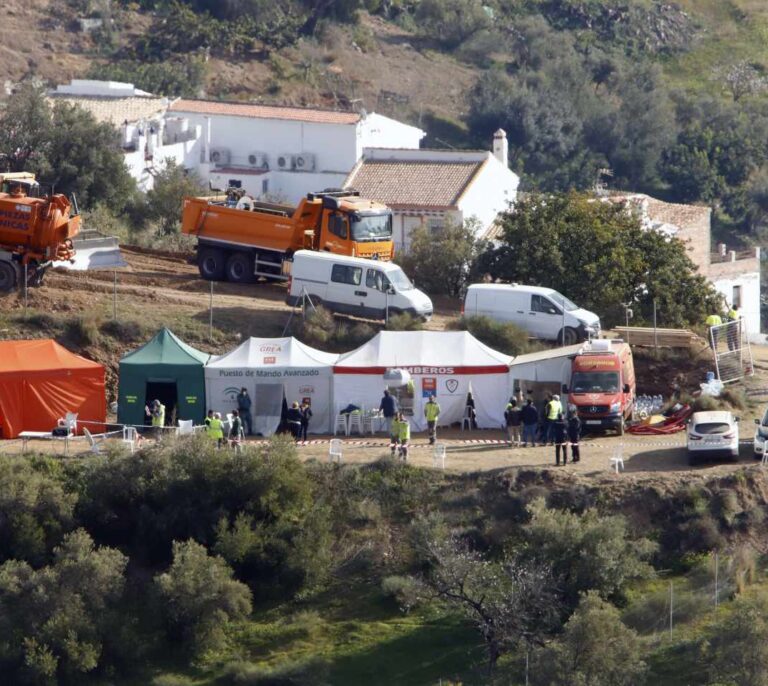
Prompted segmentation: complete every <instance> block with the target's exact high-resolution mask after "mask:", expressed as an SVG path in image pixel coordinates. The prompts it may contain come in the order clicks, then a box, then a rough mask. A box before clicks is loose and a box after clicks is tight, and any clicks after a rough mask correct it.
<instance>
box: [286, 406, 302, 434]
mask: <svg viewBox="0 0 768 686" xmlns="http://www.w3.org/2000/svg"><path fill="white" fill-rule="evenodd" d="M285 421H286V422H287V423H288V430H289V431H290V432H291V436H293V438H294V439H295V440H296V441H297V442H298V440H299V437H300V436H301V410H300V409H299V403H297V402H296V401H295V400H294V402H293V404H292V405H291V406H290V407H289V408H288V412H287V413H286V415H285Z"/></svg>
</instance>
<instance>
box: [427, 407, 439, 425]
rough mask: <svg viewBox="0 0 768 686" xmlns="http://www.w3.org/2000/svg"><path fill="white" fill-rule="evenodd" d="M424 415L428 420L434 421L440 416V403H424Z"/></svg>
mask: <svg viewBox="0 0 768 686" xmlns="http://www.w3.org/2000/svg"><path fill="white" fill-rule="evenodd" d="M424 416H425V417H426V418H427V421H428V422H434V421H436V420H437V418H438V417H439V416H440V405H438V404H437V403H427V404H426V405H424Z"/></svg>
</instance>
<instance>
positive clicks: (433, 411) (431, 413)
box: [424, 395, 440, 445]
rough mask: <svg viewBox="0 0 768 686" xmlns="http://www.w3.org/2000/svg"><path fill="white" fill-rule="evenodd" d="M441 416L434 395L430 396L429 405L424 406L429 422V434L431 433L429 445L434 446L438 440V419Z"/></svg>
mask: <svg viewBox="0 0 768 686" xmlns="http://www.w3.org/2000/svg"><path fill="white" fill-rule="evenodd" d="M439 416H440V405H438V404H437V400H436V399H435V396H434V395H430V396H429V400H428V401H427V404H426V405H424V417H425V418H426V420H427V432H428V433H429V444H430V445H434V444H435V439H436V438H437V418H438V417H439Z"/></svg>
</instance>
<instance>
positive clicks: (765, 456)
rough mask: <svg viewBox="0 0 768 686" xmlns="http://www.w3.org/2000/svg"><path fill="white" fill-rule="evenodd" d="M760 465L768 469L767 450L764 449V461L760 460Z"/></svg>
mask: <svg viewBox="0 0 768 686" xmlns="http://www.w3.org/2000/svg"><path fill="white" fill-rule="evenodd" d="M760 464H761V465H762V466H763V467H766V466H768V451H767V450H765V448H763V459H762V460H760Z"/></svg>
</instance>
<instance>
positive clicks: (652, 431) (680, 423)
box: [627, 405, 693, 436]
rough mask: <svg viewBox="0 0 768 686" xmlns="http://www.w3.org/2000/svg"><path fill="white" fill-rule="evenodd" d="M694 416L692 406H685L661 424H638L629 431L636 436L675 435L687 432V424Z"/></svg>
mask: <svg viewBox="0 0 768 686" xmlns="http://www.w3.org/2000/svg"><path fill="white" fill-rule="evenodd" d="M692 414H693V409H692V408H691V406H690V405H683V407H681V408H680V409H679V410H678V411H677V412H675V414H673V415H670V416H669V417H667V418H666V419H665V420H664V421H663V422H661V423H659V424H638V425H637V426H630V427H629V428H628V429H627V431H628V432H629V433H631V434H634V435H635V436H665V435H667V434H674V433H677V432H678V431H685V424H686V422H687V421H688V417H690V416H691V415H692Z"/></svg>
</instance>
